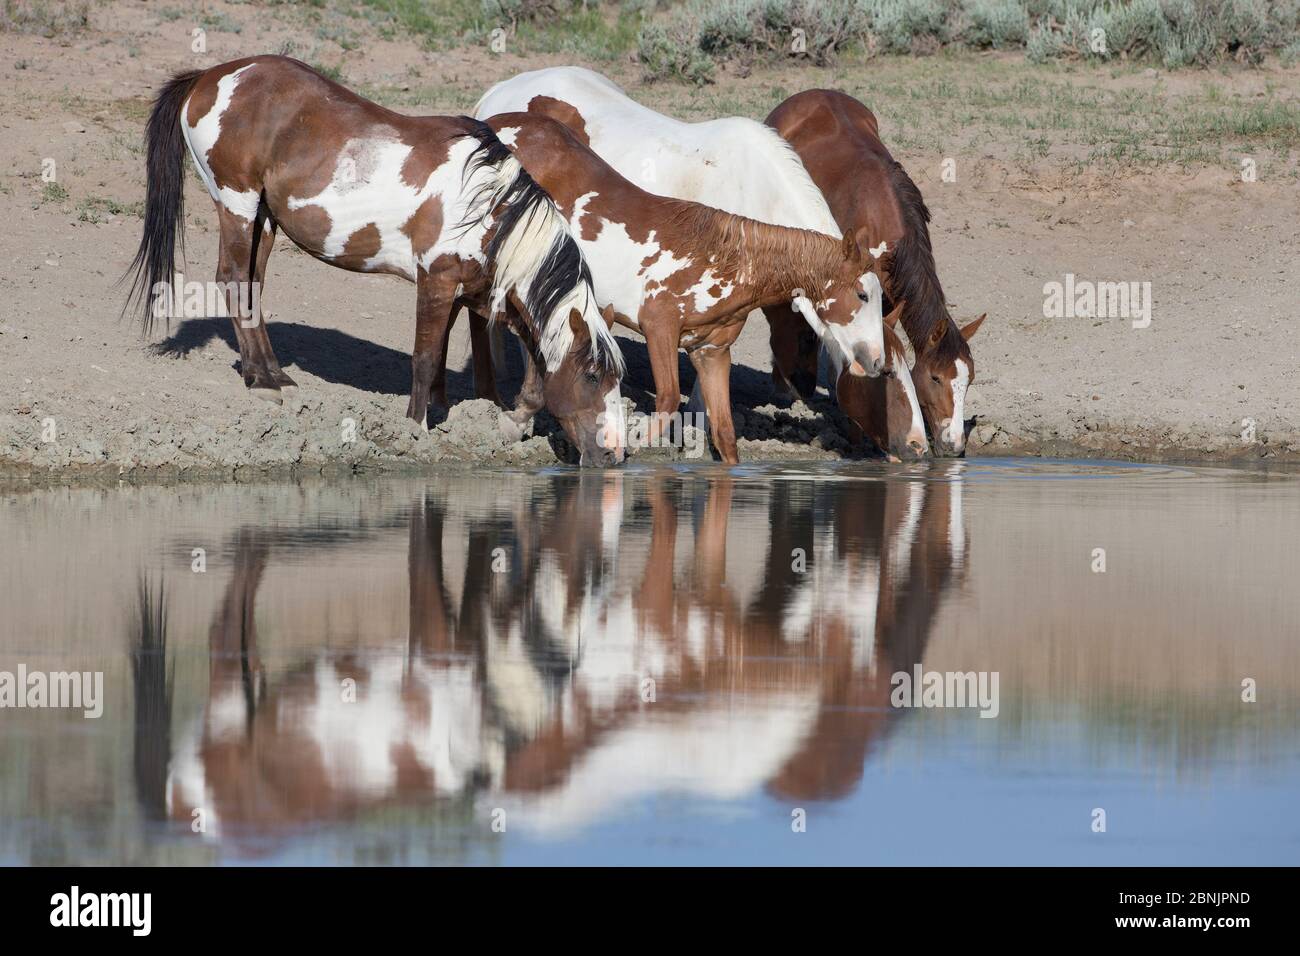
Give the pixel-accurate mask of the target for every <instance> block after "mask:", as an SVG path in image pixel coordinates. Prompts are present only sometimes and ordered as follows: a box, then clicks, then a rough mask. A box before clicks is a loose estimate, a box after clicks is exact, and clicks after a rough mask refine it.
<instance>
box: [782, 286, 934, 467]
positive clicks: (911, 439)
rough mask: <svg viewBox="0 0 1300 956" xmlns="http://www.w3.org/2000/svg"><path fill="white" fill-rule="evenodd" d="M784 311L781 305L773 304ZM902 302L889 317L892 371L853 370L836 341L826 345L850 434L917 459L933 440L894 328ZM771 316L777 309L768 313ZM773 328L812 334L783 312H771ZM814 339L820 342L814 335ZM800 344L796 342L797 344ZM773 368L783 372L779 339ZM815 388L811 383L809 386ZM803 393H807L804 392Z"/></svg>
mask: <svg viewBox="0 0 1300 956" xmlns="http://www.w3.org/2000/svg"><path fill="white" fill-rule="evenodd" d="M772 311H773V312H775V313H776V315H777V316H778V317H779V316H780V314H781V313H780V309H779V308H778V309H775V310H772ZM901 312H902V307H901V306H897V305H896V306H894V310H893V311H892V312H890V313H889V315H887V316H886V317H885V329H884V331H885V362H886V365H885V367H886V369H888V370H889V373H888V374H887V375H882V376H879V377H878V378H863V377H861V376H859V375H854V374H853V373H852V372H850V371H849V369H848V365H847V363H846V362H845V360H844V358H843V356H842V354H841V353H840V352H839V350H838V349H836V348H834V347H833V346H828V345H823V349H824V353H825V357H826V359H827V361H828V363H829V365H830V374H831V380H832V381H831V387H832V389H833V394H834V395H835V400H836V402H837V403H838V404H839V406H840V410H841V411H843V412H844V415H845V417H846V418H847V419H848V422H849V438H850V440H851V441H853V442H854V444H859V443H861V442H862V440H863V438H864V437H865V438H869V439H871V441H872V442H873V443H874V444H875V445H876V447H877V448H878V449H879V450H880V451H881V452H882V453H883V454H885V455H886V456H888V458H889V460H890V461H893V462H901V461H917V460H920V459H922V458H925V457H926V456H927V455H928V454H929V453H930V443H929V441H927V440H926V434H925V419H924V417H922V413H921V407H920V404H919V402H918V401H917V395H916V387H915V385H913V383H912V376H911V374H910V372H909V370H908V367H907V353H906V352H905V351H904V350H903V343H902V340H901V339H899V337H898V335H897V334H896V333H895V332H894V326H896V325H897V324H898V317H899V314H900V313H901ZM768 315H769V316H771V315H772V312H769V313H768ZM769 321H770V323H771V327H772V330H773V333H774V340H775V331H776V330H777V329H778V328H781V327H784V328H786V329H789V330H790V331H791V332H792V333H793V334H792V335H790V336H789V337H788V338H787V341H791V340H794V339H795V338H796V337H797V339H798V340H800V341H803V342H806V341H807V340H808V336H805V335H803V334H802V333H801V332H799V330H798V329H795V328H794V325H793V323H791V322H789V321H783V320H782V319H781V318H770V319H769ZM809 344H811V345H815V344H816V341H815V340H813V341H812V342H811V343H809ZM799 347H800V345H799V344H798V343H796V345H795V348H796V349H797V348H799ZM772 354H773V362H772V374H773V376H774V377H775V376H777V375H779V374H780V372H779V371H778V368H777V362H776V355H777V344H775V341H774V344H773V348H772ZM808 391H809V392H810V391H811V387H810V388H809V390H808ZM801 394H808V392H803V393H801Z"/></svg>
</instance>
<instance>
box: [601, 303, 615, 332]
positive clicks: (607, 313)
mask: <svg viewBox="0 0 1300 956" xmlns="http://www.w3.org/2000/svg"><path fill="white" fill-rule="evenodd" d="M600 315H601V318H603V319H604V320H605V324H606V325H608V326H609V327H610V328H611V329H612V328H613V327H614V325H615V324H616V321H617V320H616V319H615V318H614V303H613V302H611V303H610V304H609V305H607V306H605V308H603V309H601V310H600Z"/></svg>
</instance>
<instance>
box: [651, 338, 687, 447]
mask: <svg viewBox="0 0 1300 956" xmlns="http://www.w3.org/2000/svg"><path fill="white" fill-rule="evenodd" d="M643 331H644V333H645V344H646V351H647V352H648V353H649V356H650V374H651V375H652V376H653V377H654V381H655V417H654V419H653V420H652V421H651V422H650V427H649V428H648V429H646V431H647V439H648V440H649V441H650V442H654V441H655V440H657V439H658V438H659V435H660V434H661V432H662V431H663V427H664V425H666V424H667V423H668V422H669V421H671V420H672V419H671V416H672V415H673V414H674V413H676V411H677V408H678V406H679V405H681V403H682V391H681V383H680V382H679V381H678V377H677V348H678V343H679V342H681V337H682V330H681V327H680V326H677V325H668V324H666V323H665V324H660V323H657V322H656V323H646V324H645V325H644V326H643Z"/></svg>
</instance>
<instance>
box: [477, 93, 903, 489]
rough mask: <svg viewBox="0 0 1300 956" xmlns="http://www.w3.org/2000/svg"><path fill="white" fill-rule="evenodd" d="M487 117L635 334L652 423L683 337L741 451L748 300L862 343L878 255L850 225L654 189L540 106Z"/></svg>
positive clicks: (722, 445) (719, 424)
mask: <svg viewBox="0 0 1300 956" xmlns="http://www.w3.org/2000/svg"><path fill="white" fill-rule="evenodd" d="M488 125H489V126H491V127H492V129H494V130H495V131H496V132H497V135H498V136H499V138H500V139H501V141H502V142H504V143H506V144H507V145H508V146H510V148H511V149H512V150H514V151H515V154H516V155H517V156H518V157H519V160H520V162H521V163H522V164H523V166H524V168H525V169H526V170H527V171H528V173H529V174H530V175H531V176H532V177H533V179H534V180H535V181H536V182H537V183H538V184H539V185H540V186H541V187H542V188H543V189H545V190H546V191H547V193H548V194H549V195H550V196H551V197H552V198H553V199H554V200H555V202H556V203H557V204H558V205H559V207H560V209H561V210H562V211H563V213H564V215H565V217H567V219H568V220H569V223H570V226H571V228H572V230H573V233H574V236H575V237H576V238H577V240H578V244H579V246H580V247H581V249H582V253H583V256H584V258H585V259H586V261H587V262H588V263H589V264H590V266H591V270H592V278H593V282H594V286H595V289H596V298H597V300H598V301H599V303H600V305H601V307H602V309H605V310H607V312H608V314H609V316H610V317H611V318H612V319H613V320H614V321H617V322H619V323H620V324H622V325H625V326H627V327H628V328H631V329H635V330H636V331H638V332H640V333H641V334H642V335H644V336H645V339H646V345H647V347H648V351H649V355H650V365H651V369H652V371H653V373H654V381H655V392H656V403H655V407H656V412H658V413H659V416H658V417H657V419H656V424H661V423H662V422H663V421H664V417H665V416H667V415H670V414H673V413H675V412H676V411H677V409H678V405H679V403H680V401H681V395H680V387H679V382H678V375H677V350H678V348H685V349H686V351H687V354H688V355H689V357H690V360H691V363H692V364H693V365H694V366H695V369H696V372H697V373H698V375H699V382H700V391H701V394H702V396H703V399H704V404H705V408H706V409H707V411H708V415H709V421H710V423H711V426H712V429H713V442H714V445H715V446H716V447H717V449H718V452H719V454H720V455H721V457H722V459H723V460H724V461H727V462H730V463H733V464H734V463H735V462H737V461H739V456H738V454H737V451H736V433H735V428H734V426H733V424H732V417H731V386H730V370H731V345H732V343H734V342H735V341H736V338H737V337H738V336H739V335H740V331H741V328H742V326H743V324H744V321H745V318H746V316H747V315H748V314H749V312H750V311H751V310H753V309H755V308H762V307H764V306H768V305H774V304H777V303H785V304H790V303H793V305H794V306H795V308H797V309H798V310H799V311H800V313H801V314H802V315H803V316H804V318H805V319H807V320H808V321H809V322H810V323H812V322H816V323H820V324H822V325H825V326H837V327H839V328H840V330H841V331H842V332H849V333H851V334H848V335H846V336H845V337H846V341H857V342H864V341H866V339H867V338H868V336H867V335H865V334H863V335H858V334H857V333H858V332H860V331H864V330H865V327H866V326H870V325H873V324H874V325H876V326H878V325H879V323H880V321H881V313H880V308H881V286H880V278H879V276H878V275H877V273H876V261H875V259H874V257H872V256H871V255H870V254H869V253H868V252H866V251H865V250H864V249H863V247H862V246H861V245H860V244H859V243H857V242H856V241H855V239H854V237H853V236H852V235H849V236H846V237H845V238H844V239H843V240H839V239H834V238H832V237H830V236H827V235H823V234H821V233H817V232H812V231H809V230H804V229H788V228H782V227H780V226H773V225H770V224H768V223H762V222H757V221H755V220H752V219H747V218H745V217H743V216H735V215H731V214H730V213H725V212H721V211H719V210H717V209H713V208H710V207H708V206H703V205H700V204H699V203H694V202H687V201H684V200H679V199H669V198H665V197H662V196H656V195H653V194H651V193H648V192H646V191H645V190H643V189H641V188H639V187H637V186H635V185H634V184H632V183H631V182H629V181H628V180H626V179H624V178H623V177H622V176H620V175H619V174H618V173H617V172H616V171H615V170H614V169H613V168H612V167H610V166H609V165H608V164H607V163H606V162H605V161H604V160H602V159H601V158H600V157H599V156H597V155H596V154H595V153H594V152H592V151H591V149H589V148H588V147H587V146H586V144H585V143H584V142H583V140H582V138H581V137H580V136H579V135H578V134H577V133H575V132H574V131H573V130H571V129H570V128H568V127H567V126H565V125H562V124H561V123H560V122H558V121H556V120H553V119H551V118H548V117H547V116H544V115H540V114H538V113H532V112H529V113H501V114H498V115H496V116H493V117H491V118H490V119H489V120H488ZM881 358H882V357H881V356H880V355H876V356H875V357H874V358H873V357H872V356H871V355H870V354H868V352H867V350H866V348H865V346H863V348H862V354H861V355H859V354H857V352H855V354H854V355H853V359H854V360H855V361H856V363H857V368H855V372H857V373H858V374H862V375H871V374H876V373H878V371H879V369H880V364H881ZM477 361H478V360H477V359H476V363H477ZM526 385H527V383H526ZM521 403H522V411H523V412H524V413H525V414H531V412H532V411H535V410H536V408H537V407H539V405H540V402H538V400H537V397H536V394H535V390H533V389H530V388H528V387H525V389H524V391H523V392H522V393H521Z"/></svg>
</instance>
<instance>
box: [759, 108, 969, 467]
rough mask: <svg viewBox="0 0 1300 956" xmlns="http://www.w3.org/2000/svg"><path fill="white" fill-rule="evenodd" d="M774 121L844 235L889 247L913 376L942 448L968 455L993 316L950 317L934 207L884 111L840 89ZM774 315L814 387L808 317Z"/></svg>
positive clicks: (795, 379)
mask: <svg viewBox="0 0 1300 956" xmlns="http://www.w3.org/2000/svg"><path fill="white" fill-rule="evenodd" d="M767 124H768V125H769V126H771V127H773V128H774V129H775V130H776V131H777V132H778V133H780V134H781V136H782V137H784V138H785V140H786V141H787V142H789V143H790V145H791V146H793V147H794V150H795V152H797V153H798V154H799V157H800V159H802V160H803V163H804V166H805V167H806V168H807V169H808V173H809V175H811V176H812V178H813V181H814V182H815V183H816V184H817V187H818V188H819V189H820V190H821V191H822V194H823V195H824V196H825V197H826V202H827V204H828V205H829V206H830V209H831V213H832V214H833V215H834V216H835V221H836V222H837V223H839V225H840V228H841V229H843V230H844V234H845V235H846V236H850V235H852V236H856V237H857V241H858V243H859V245H861V246H862V247H863V248H867V249H873V248H878V247H879V244H880V243H882V242H883V243H885V244H886V245H887V247H888V250H889V251H888V252H887V253H886V254H885V258H886V266H885V268H884V270H883V272H884V286H885V296H886V303H885V309H886V311H887V312H888V311H889V310H891V309H893V308H894V307H895V306H897V305H902V308H903V311H902V315H901V319H900V321H901V322H902V325H903V328H904V329H905V330H906V331H907V337H908V339H909V340H910V341H911V343H912V350H913V352H914V353H915V354H916V362H915V364H914V366H913V368H912V380H913V382H914V383H915V385H916V392H917V398H918V399H919V401H920V404H921V411H922V412H923V413H924V415H925V420H926V424H927V425H928V426H929V429H930V434H931V436H932V437H933V439H934V446H935V451H936V453H937V454H941V455H960V454H962V452H963V451H964V450H965V447H966V431H965V428H966V423H965V420H964V414H965V399H966V390H967V388H968V387H969V386H970V383H971V382H972V381H974V379H975V362H974V360H973V359H972V358H971V352H970V346H969V345H968V344H967V342H968V341H969V339H970V337H971V336H972V335H974V334H975V332H976V331H977V330H978V329H979V327H980V323H981V322H983V321H984V316H982V315H981V316H980V317H979V318H977V319H975V320H974V321H973V322H969V323H967V324H966V325H965V326H963V327H960V328H959V327H958V326H957V324H956V322H954V321H953V319H952V316H951V315H949V313H948V306H947V303H946V301H945V300H944V295H943V289H942V287H941V286H940V285H939V277H938V275H937V274H936V272H935V267H934V255H933V253H932V251H931V248H930V230H929V226H928V223H929V221H930V211H929V210H928V209H927V208H926V206H925V202H924V200H922V198H921V193H920V191H919V190H918V189H917V188H916V185H915V184H914V183H913V182H912V180H911V178H910V177H909V176H908V175H907V173H906V172H905V171H904V169H903V167H902V166H900V165H899V164H898V163H897V162H896V161H895V160H894V158H893V157H892V156H891V155H890V154H889V151H888V150H887V149H886V148H885V146H884V144H883V143H882V142H881V141H880V136H879V134H878V127H877V123H876V117H875V116H874V115H873V114H872V112H871V111H870V110H869V109H867V108H866V107H865V106H863V105H862V104H861V103H859V102H858V101H857V100H855V99H854V98H853V97H851V96H847V95H845V94H844V93H839V92H836V91H835V90H808V91H806V92H803V93H797V94H795V95H794V96H792V97H790V98H789V99H787V100H786V101H785V102H783V103H782V104H781V105H780V106H778V107H777V108H776V109H774V110H773V111H772V112H771V114H770V115H769V116H768V117H767ZM768 317H769V319H770V320H771V321H772V323H773V325H774V326H776V325H777V324H783V325H784V326H785V330H784V331H782V332H781V333H777V332H776V331H775V330H774V333H773V344H774V345H775V346H777V347H778V350H779V352H780V354H779V355H776V356H774V363H775V364H776V365H777V366H779V367H780V371H781V372H782V373H783V374H784V375H785V377H786V379H787V380H788V381H790V382H791V383H792V384H794V385H795V386H796V388H800V389H803V390H806V389H807V387H808V382H809V366H808V355H809V352H810V350H811V351H812V352H813V354H815V344H814V343H811V342H809V341H804V342H801V341H800V339H801V338H802V339H811V335H807V336H805V335H804V334H803V331H802V330H801V329H800V328H799V326H802V325H803V323H802V322H800V321H799V320H798V318H797V317H796V316H794V315H792V314H790V313H789V312H788V310H783V309H774V310H772V311H770V312H768ZM810 346H811V349H810ZM800 365H801V366H802V367H799V366H800ZM815 368H816V366H815V365H813V366H812V369H813V372H812V374H813V375H814V376H815ZM812 381H815V377H814V378H813V379H812ZM850 388H853V389H856V388H858V385H857V384H855V383H850Z"/></svg>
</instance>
